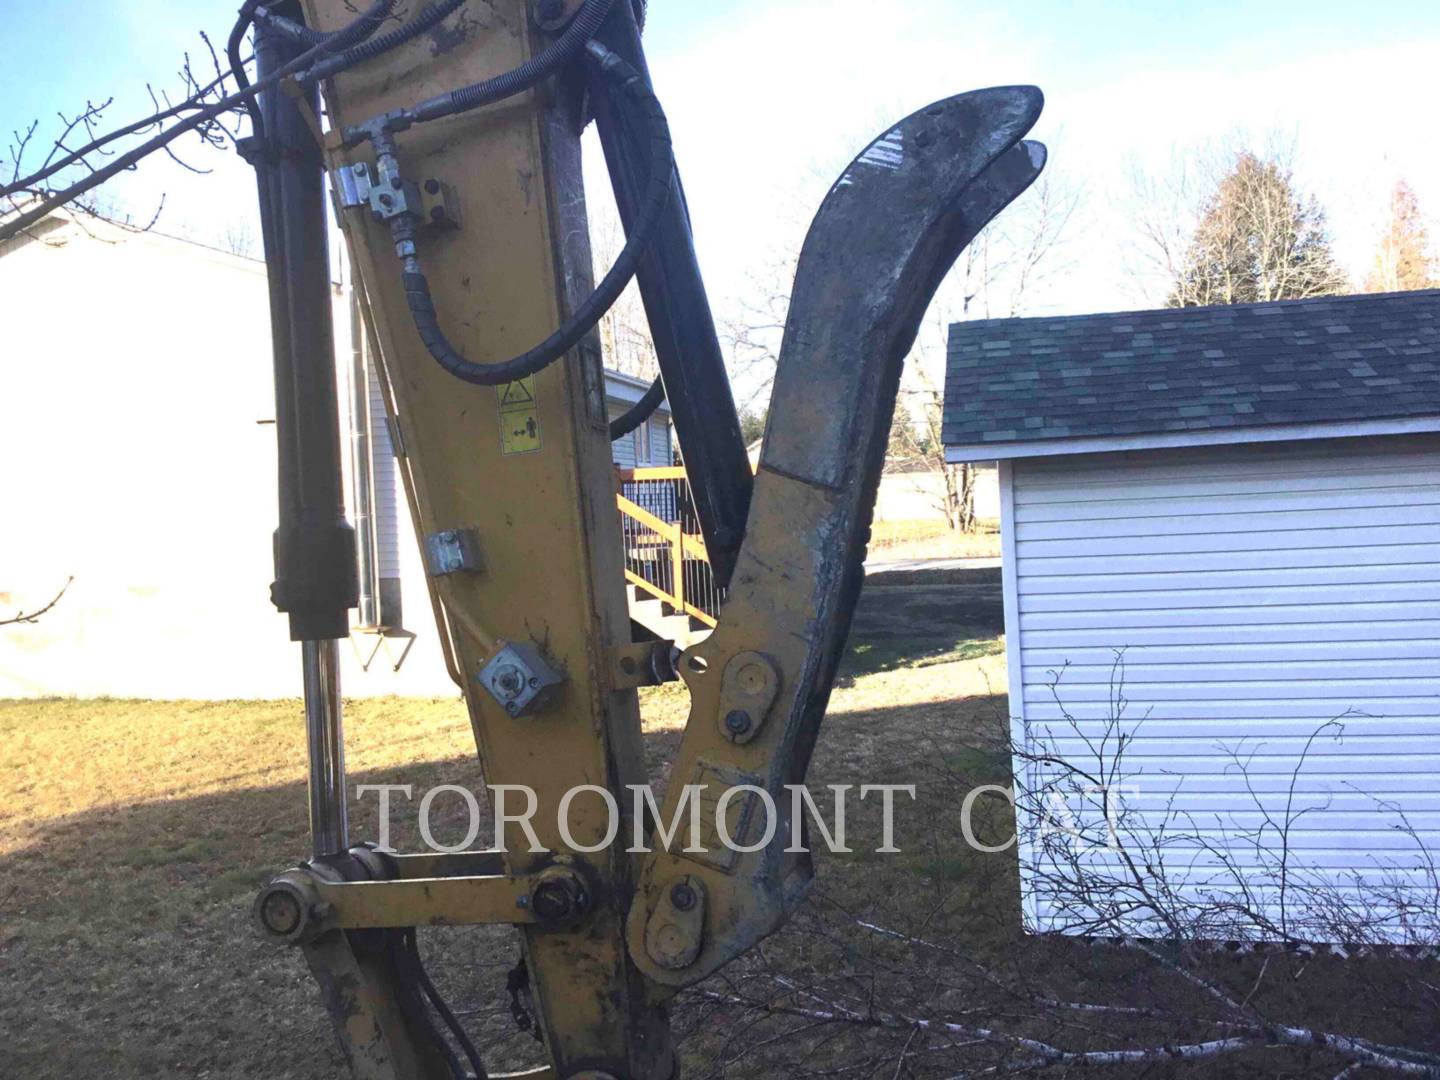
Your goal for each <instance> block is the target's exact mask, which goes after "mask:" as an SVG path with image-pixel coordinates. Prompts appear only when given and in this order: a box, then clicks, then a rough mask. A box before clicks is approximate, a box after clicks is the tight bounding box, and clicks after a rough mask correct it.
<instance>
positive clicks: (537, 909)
mask: <svg viewBox="0 0 1440 1080" xmlns="http://www.w3.org/2000/svg"><path fill="white" fill-rule="evenodd" d="M587 900H588V898H587V896H586V893H585V887H584V886H583V885H582V884H581V882H580V880H579V879H578V878H576V877H575V876H574V875H573V874H569V873H562V874H558V875H556V876H555V877H551V878H549V879H548V880H545V881H542V882H540V884H538V885H536V886H535V889H534V891H533V892H532V893H531V894H530V909H531V910H532V911H533V912H534V913H535V917H536V918H537V919H538V920H540V922H541V923H543V924H546V925H548V926H556V927H558V926H565V925H567V924H570V923H574V922H575V921H576V920H577V919H579V918H580V917H581V916H582V915H584V914H585V909H586V907H587Z"/></svg>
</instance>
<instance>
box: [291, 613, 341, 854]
mask: <svg viewBox="0 0 1440 1080" xmlns="http://www.w3.org/2000/svg"><path fill="white" fill-rule="evenodd" d="M300 656H301V665H302V667H303V669H304V675H305V733H306V737H307V741H308V743H309V748H310V843H311V848H312V851H313V854H314V856H315V858H317V859H323V858H325V857H326V856H329V855H340V854H343V853H344V852H345V851H346V850H347V849H348V848H349V847H350V823H349V820H348V816H349V815H348V811H347V807H346V801H345V729H344V724H343V721H342V719H341V716H342V713H341V704H340V648H339V643H338V642H336V641H333V640H325V641H306V642H303V643H302V644H301V646H300Z"/></svg>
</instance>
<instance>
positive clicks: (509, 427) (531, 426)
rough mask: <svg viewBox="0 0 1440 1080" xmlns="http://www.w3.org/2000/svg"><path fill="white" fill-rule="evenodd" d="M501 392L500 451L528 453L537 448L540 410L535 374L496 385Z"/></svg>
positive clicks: (504, 452)
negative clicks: (537, 406) (537, 402)
mask: <svg viewBox="0 0 1440 1080" xmlns="http://www.w3.org/2000/svg"><path fill="white" fill-rule="evenodd" d="M496 392H497V393H499V395H500V453H502V454H507V455H508V454H528V453H530V452H532V451H534V450H539V449H540V414H539V411H538V410H537V408H536V404H535V376H534V375H526V376H525V378H523V379H519V380H517V381H515V382H512V383H506V384H505V385H504V386H499V387H496Z"/></svg>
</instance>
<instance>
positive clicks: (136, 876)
mask: <svg viewBox="0 0 1440 1080" xmlns="http://www.w3.org/2000/svg"><path fill="white" fill-rule="evenodd" d="M862 655H864V654H862ZM973 700H981V699H973ZM983 700H984V701H986V702H988V703H989V705H991V706H993V703H994V701H993V699H983ZM1000 700H1003V699H1000ZM953 704H954V705H955V708H956V710H960V712H957V713H956V715H957V716H960V715H961V713H963V717H962V718H961V719H958V720H956V721H955V723H956V725H957V726H958V728H964V727H965V725H967V724H971V723H972V722H977V721H973V719H972V718H973V717H974V716H979V715H980V712H979V711H977V710H976V709H974V708H973V707H972V702H971V701H966V702H956V703H953ZM936 708H937V707H936V706H935V705H934V704H933V703H932V704H928V705H926V706H924V707H923V708H922V707H914V708H911V707H895V708H887V709H879V710H868V711H863V712H851V713H843V714H837V715H836V716H833V717H832V718H831V719H830V720H829V721H828V722H827V725H826V728H825V729H824V730H822V733H821V738H820V745H819V748H818V750H817V754H816V757H815V760H814V763H813V765H812V768H811V775H810V781H811V784H812V787H814V788H816V789H819V788H820V786H821V785H824V784H828V783H852V784H858V783H874V782H882V783H883V782H901V783H908V782H911V779H912V778H914V777H915V776H917V775H918V774H919V773H920V772H921V771H922V769H923V765H924V763H925V762H927V761H933V760H936V758H935V751H934V749H933V745H934V740H935V738H936V737H941V738H945V739H946V740H947V741H948V736H949V735H951V734H953V735H955V736H956V742H955V744H954V746H953V747H952V749H953V750H954V752H955V753H956V754H959V755H961V756H962V757H963V756H964V755H966V754H969V753H970V751H968V750H966V749H965V747H964V745H963V741H964V737H965V736H966V735H967V734H968V733H967V732H966V731H963V730H955V731H951V732H948V733H947V732H945V731H943V730H942V731H940V732H938V733H937V732H936V731H935V730H934V728H935V725H936V723H937V713H936ZM941 712H942V715H940V716H939V717H938V720H939V722H940V724H941V725H942V727H943V726H944V725H947V724H949V723H950V720H948V719H946V716H947V715H948V714H947V713H946V712H945V710H944V709H942V710H941ZM984 722H986V723H988V721H984ZM876 732H884V733H885V736H886V737H885V738H883V739H875V738H873V736H874V734H875V733H876ZM646 742H647V746H646V750H647V758H649V759H650V760H651V762H652V765H658V764H659V763H660V762H662V761H664V760H666V759H672V758H673V750H674V746H675V743H676V734H675V733H673V732H660V733H654V734H647V736H646ZM99 752H100V753H103V751H99ZM957 760H958V759H957ZM231 764H232V765H241V766H243V764H244V763H243V762H233V763H231ZM972 764H973V763H972ZM995 764H996V763H995V762H993V761H991V762H987V763H986V767H987V770H988V771H989V772H991V773H993V772H994V769H993V768H990V766H993V765H995ZM1007 764H1008V763H1007ZM147 766H148V763H147V762H145V761H124V762H122V761H118V760H117V762H116V765H115V767H116V768H130V769H144V768H146V767H147ZM107 767H108V766H107ZM230 771H232V772H235V773H238V774H240V775H242V776H243V770H230ZM987 775H988V773H987ZM996 775H998V774H996ZM216 779H218V777H216ZM506 779H507V780H508V781H510V782H520V781H523V779H524V778H523V777H507V778H506ZM240 782H241V783H244V782H245V780H243V779H242V780H241V781H240ZM367 783H386V784H413V785H415V788H416V796H415V801H413V802H409V803H407V802H404V801H400V800H398V799H397V804H396V806H395V808H394V809H393V812H392V838H393V839H392V843H393V844H394V845H395V846H396V847H397V848H399V849H400V850H422V845H421V843H420V838H419V834H418V826H417V820H416V810H417V807H418V800H419V796H420V794H421V793H422V792H423V790H424V789H426V788H427V787H431V786H434V785H438V784H461V785H464V786H466V787H469V788H471V789H473V790H477V791H478V790H480V788H481V786H482V784H481V773H480V768H479V765H478V763H477V761H476V760H475V759H474V758H473V757H471V756H455V757H447V758H444V759H440V760H433V761H423V762H415V763H411V764H407V765H404V766H399V767H395V768H385V769H381V770H371V771H366V772H361V773H354V774H352V775H351V776H350V777H349V790H350V792H351V793H352V795H353V793H354V790H355V786H356V785H357V784H367ZM157 790H162V791H163V790H164V785H163V783H157ZM817 801H821V802H822V805H823V794H821V798H820V799H819V800H817ZM305 802H306V793H305V787H304V784H303V783H301V782H286V783H279V784H272V785H268V786H261V785H252V786H247V787H239V788H235V789H231V790H227V791H223V792H219V793H213V794H201V795H195V796H189V797H183V798H174V799H158V800H156V801H147V802H138V803H133V804H128V805H109V806H104V807H101V808H98V809H93V810H87V811H84V812H81V813H77V814H73V815H70V816H67V817H59V818H56V819H53V820H51V821H48V822H45V823H42V824H38V825H37V827H36V829H35V832H34V833H33V836H32V838H31V842H30V843H29V844H28V845H27V846H25V847H23V848H21V849H20V850H18V851H16V852H14V853H12V854H10V855H8V856H5V857H4V858H0V911H3V922H0V967H3V969H4V971H5V976H4V979H3V980H0V1028H3V1030H4V1031H5V1032H6V1033H7V1046H6V1069H5V1070H4V1071H6V1073H7V1075H14V1076H17V1077H18V1076H24V1077H26V1078H29V1080H49V1078H57V1080H58V1078H60V1077H67V1078H68V1077H71V1076H76V1075H90V1074H92V1073H93V1071H94V1068H95V1063H96V1062H102V1061H103V1062H104V1063H105V1064H104V1069H103V1072H104V1075H105V1076H107V1077H112V1078H119V1080H131V1078H134V1080H139V1078H142V1077H144V1078H146V1080H152V1078H154V1077H168V1076H191V1077H193V1076H197V1075H205V1074H209V1075H212V1076H225V1077H238V1076H255V1077H276V1076H286V1077H291V1078H310V1077H314V1078H320V1077H326V1078H333V1077H339V1076H342V1075H344V1067H343V1064H342V1062H341V1060H340V1058H339V1057H338V1055H337V1053H336V1050H335V1046H334V1040H333V1037H332V1035H331V1033H330V1031H329V1027H328V1021H327V1020H326V1018H325V1016H324V1013H323V1010H322V1008H321V1006H320V1002H319V998H318V992H317V991H316V989H315V987H314V985H313V983H312V981H311V979H310V976H309V974H308V972H307V970H306V968H305V965H304V963H303V961H302V960H301V958H300V957H299V956H298V955H297V954H295V953H294V952H292V951H289V950H285V949H276V948H274V947H273V946H271V945H270V944H269V943H268V942H266V941H264V940H263V939H262V938H261V937H260V936H259V934H258V933H257V932H256V931H255V930H254V929H253V927H252V925H251V921H250V910H249V909H250V905H251V903H252V900H253V897H254V895H255V892H256V890H257V888H258V887H259V886H260V885H261V884H262V882H263V881H264V880H266V879H267V878H268V877H269V876H270V875H272V874H274V873H276V872H278V871H280V870H283V869H285V868H286V867H287V866H290V865H294V864H295V863H296V862H297V861H299V860H300V859H301V858H303V857H304V855H305V853H306V851H307V849H308V838H307V834H306V813H305ZM870 803H871V804H873V803H874V800H870ZM925 805H926V806H928V805H929V804H925ZM434 809H435V811H436V814H435V815H434V817H433V819H432V824H433V829H434V833H435V835H436V836H437V838H439V839H440V840H441V841H442V842H447V843H452V842H456V841H457V840H458V838H459V837H461V836H463V835H464V833H465V818H466V812H465V807H464V804H463V802H462V801H461V800H459V799H458V798H456V799H442V800H437V802H436V804H435V807H434ZM942 809H943V807H940V806H939V805H938V804H936V806H935V807H934V808H932V809H926V808H924V806H922V807H920V808H917V807H915V806H913V805H906V804H905V803H903V802H901V803H899V804H897V818H898V826H897V835H898V837H899V842H900V844H901V846H902V849H903V854H902V855H898V856H897V855H877V854H875V853H874V852H873V848H874V847H875V846H878V844H876V843H875V842H874V841H875V838H876V837H878V834H879V827H880V823H879V819H878V816H877V811H878V806H874V805H866V806H864V807H862V808H858V809H857V812H855V813H853V814H852V816H851V822H850V829H851V833H852V837H855V838H857V840H856V841H852V842H853V843H854V844H855V846H856V847H857V848H862V847H869V848H871V849H872V850H871V851H870V852H869V853H868V854H862V855H859V856H855V857H846V856H839V855H837V856H833V857H832V856H831V855H829V854H827V853H825V852H823V851H822V852H820V853H818V854H817V863H818V864H819V867H820V874H821V879H822V882H823V883H824V885H825V887H826V888H827V889H830V890H831V891H832V893H842V894H845V895H847V896H850V897H854V898H857V899H860V898H863V897H864V896H866V895H869V894H870V893H871V892H872V891H873V890H876V889H879V890H881V891H882V892H883V893H884V894H885V895H887V896H891V897H893V896H896V895H904V894H905V892H906V890H911V891H914V892H916V895H917V896H918V895H922V894H923V896H924V897H925V898H926V903H927V904H929V903H931V902H932V901H933V897H934V895H936V890H937V889H939V890H941V892H943V893H945V894H946V895H950V894H953V895H954V896H955V897H956V899H955V900H954V901H953V903H952V905H951V906H952V907H955V918H956V919H957V920H959V921H960V922H963V923H969V924H973V925H979V924H981V923H982V922H984V921H985V920H986V919H992V920H995V921H1007V920H1006V919H1004V918H1003V917H1002V916H1003V914H1004V913H1003V912H1001V911H999V910H998V908H997V904H998V907H1000V908H1005V907H1009V906H1012V900H1013V896H1014V891H1013V885H1007V886H1006V887H1005V888H1004V889H1001V890H999V891H998V892H997V891H996V890H995V889H994V888H993V887H992V886H989V885H982V884H981V883H982V882H983V881H986V880H990V881H992V882H993V879H994V874H993V873H984V874H982V873H980V872H979V871H978V870H976V869H974V867H975V866H976V865H978V864H974V863H973V862H967V861H966V860H973V858H974V857H975V856H974V853H959V854H956V853H955V852H951V851H949V850H948V846H947V845H948V844H949V843H950V840H951V838H949V835H948V833H945V834H943V835H942V834H941V833H937V823H939V822H940V821H941V820H942V817H943V814H942V813H941V811H942ZM947 829H948V825H947ZM351 833H352V836H354V837H356V838H361V837H372V838H373V837H374V836H376V835H377V821H376V804H375V800H374V796H373V795H371V796H368V797H367V798H365V799H362V800H359V801H358V802H357V801H356V800H354V799H353V798H352V800H351ZM488 833H489V826H488V822H487V823H485V824H484V825H483V826H482V829H481V834H480V835H481V837H482V839H483V838H484V837H486V836H487V835H488ZM953 839H954V842H955V843H956V844H957V845H958V843H959V839H958V834H957V835H956V836H955V837H953ZM1010 862H1012V863H1013V858H1011V859H1010ZM988 865H991V866H992V867H995V868H998V867H999V866H1000V863H999V862H992V863H991V864H988ZM1002 876H1005V877H1006V878H1007V880H1013V871H1004V872H1003V874H1002ZM967 905H968V906H970V907H974V906H975V905H982V906H988V907H989V908H992V909H996V910H991V911H989V912H988V913H984V912H977V911H974V910H971V911H969V912H968V914H967V913H966V911H965V908H966V907H967ZM1008 921H1013V920H1008ZM424 947H425V951H426V954H427V959H428V961H429V963H430V966H431V968H432V973H433V974H434V976H435V978H436V980H437V982H439V983H440V984H441V986H442V987H443V988H444V990H445V993H446V995H447V997H449V998H450V1000H451V1002H452V1004H453V1005H455V1007H456V1008H457V1009H458V1010H460V1011H461V1012H462V1013H464V1015H466V1017H467V1023H469V1024H471V1025H472V1027H473V1029H474V1034H475V1035H476V1038H477V1041H478V1042H479V1043H481V1045H484V1046H488V1047H490V1048H491V1051H490V1052H491V1053H492V1054H494V1055H495V1056H494V1060H493V1062H492V1064H493V1065H495V1066H497V1067H500V1068H519V1067H523V1066H526V1065H528V1064H534V1063H536V1062H537V1061H538V1060H539V1058H540V1057H541V1056H542V1054H541V1052H540V1051H539V1049H538V1048H537V1046H536V1045H535V1044H534V1043H533V1041H531V1040H530V1039H529V1037H528V1036H525V1035H517V1034H516V1033H515V1031H514V1026H513V1023H512V1021H511V1020H510V1017H509V1009H508V1006H509V998H508V996H507V995H506V993H505V989H504V984H505V975H506V972H507V970H508V969H509V968H510V966H511V965H512V964H513V963H514V962H515V958H516V948H517V941H516V938H515V935H514V933H513V932H512V931H511V930H510V929H509V928H506V927H486V928H466V929H446V930H436V931H426V932H425V933H424ZM497 1048H498V1053H496V1052H495V1051H496V1049H497ZM777 1075H778V1074H777Z"/></svg>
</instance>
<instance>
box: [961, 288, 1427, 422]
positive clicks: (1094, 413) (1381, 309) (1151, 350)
mask: <svg viewBox="0 0 1440 1080" xmlns="http://www.w3.org/2000/svg"><path fill="white" fill-rule="evenodd" d="M1417 416H1440V289H1429V290H1423V291H1419V292H1405V293H1377V294H1369V295H1362V296H1329V297H1323V298H1319V299H1314V300H1287V301H1281V302H1279V303H1271V304H1235V305H1230V306H1226V307H1200V308H1164V309H1161V310H1158V311H1126V312H1118V313H1109V314H1100V315H1076V316H1071V317H1067V318H1056V317H1055V316H1047V317H1045V318H1038V319H988V320H983V321H977V322H963V323H955V324H953V325H952V326H951V327H950V346H949V354H948V364H947V372H946V380H945V425H944V440H945V442H946V444H947V445H950V446H968V445H974V444H987V443H988V444H993V443H996V442H1024V443H1033V442H1041V441H1044V440H1045V439H1060V438H1076V437H1087V436H1105V435H1116V434H1146V433H1150V432H1157V433H1158V432H1166V431H1176V430H1201V429H1204V428H1206V427H1220V426H1223V427H1260V426H1264V425H1266V424H1282V423H1283V424H1294V423H1326V422H1341V421H1355V420H1380V419H1403V418H1406V417H1417ZM1017 420H1019V421H1020V423H1017Z"/></svg>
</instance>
